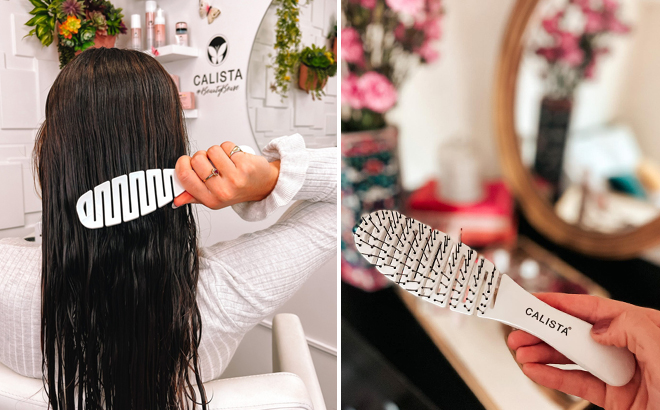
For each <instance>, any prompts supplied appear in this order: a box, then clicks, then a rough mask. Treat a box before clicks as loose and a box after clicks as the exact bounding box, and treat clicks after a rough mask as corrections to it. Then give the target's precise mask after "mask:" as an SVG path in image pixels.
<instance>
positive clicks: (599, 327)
mask: <svg viewBox="0 0 660 410" xmlns="http://www.w3.org/2000/svg"><path fill="white" fill-rule="evenodd" d="M610 323H612V321H611V320H609V319H608V320H599V321H598V322H596V323H594V326H593V327H592V328H591V333H593V334H596V335H600V334H603V333H605V332H607V329H608V328H609V327H610Z"/></svg>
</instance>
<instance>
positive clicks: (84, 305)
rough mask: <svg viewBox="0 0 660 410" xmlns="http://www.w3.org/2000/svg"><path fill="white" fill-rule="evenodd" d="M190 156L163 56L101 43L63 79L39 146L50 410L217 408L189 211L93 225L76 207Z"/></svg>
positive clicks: (50, 101) (66, 70)
mask: <svg viewBox="0 0 660 410" xmlns="http://www.w3.org/2000/svg"><path fill="white" fill-rule="evenodd" d="M187 151H188V138H187V135H186V130H185V124H184V119H183V113H182V109H181V104H180V102H179V98H178V93H177V90H176V86H175V84H174V82H173V81H172V79H171V77H170V76H169V75H168V74H167V72H166V71H165V69H163V67H162V66H161V65H160V64H159V63H158V62H156V61H155V60H154V59H153V58H152V57H150V56H147V55H146V54H144V53H141V52H137V51H130V50H119V49H105V48H100V49H90V50H87V51H85V52H83V53H82V54H81V55H79V56H78V57H76V58H75V59H74V60H73V61H71V62H70V63H69V64H68V65H67V66H66V67H65V68H64V69H63V70H62V72H61V73H60V74H59V76H58V77H57V79H56V80H55V83H54V84H53V86H52V88H51V90H50V92H49V94H48V99H47V101H46V120H45V121H44V123H43V125H42V127H41V130H40V131H39V134H38V135H37V140H36V146H35V150H34V152H35V164H36V168H37V173H38V176H39V182H40V184H41V191H42V202H43V220H42V223H43V245H42V268H41V270H42V285H41V295H42V309H41V350H42V353H43V362H42V369H43V372H44V376H43V377H44V385H45V386H46V389H47V391H48V398H49V404H50V406H52V408H53V409H55V410H57V409H67V410H68V409H74V408H78V409H83V408H87V409H99V408H102V407H105V408H106V409H108V410H110V409H122V410H123V409H140V410H142V409H160V410H162V409H183V408H190V407H194V404H193V403H194V402H198V403H199V402H200V401H201V403H202V407H203V408H204V409H205V408H206V404H205V403H206V396H205V393H204V388H203V385H202V381H201V377H200V370H199V368H198V353H197V349H198V346H199V341H200V337H201V331H202V322H201V317H200V313H199V309H198V306H197V302H196V298H195V296H196V287H197V278H198V275H199V262H198V253H197V227H196V224H195V219H194V216H193V214H192V210H191V208H190V206H189V205H186V206H185V208H179V209H176V210H174V209H172V207H171V206H164V207H163V208H160V209H158V210H156V211H155V212H153V213H151V214H148V215H146V216H142V217H139V218H137V219H136V220H133V221H130V222H123V223H121V224H119V225H116V226H112V227H104V228H101V229H93V230H90V229H87V228H85V227H83V225H82V224H81V223H80V221H79V219H78V216H77V213H76V202H77V200H78V197H80V195H82V194H83V193H85V192H86V191H88V190H90V189H93V188H94V187H95V186H96V185H98V184H101V183H103V182H105V181H109V180H111V179H112V178H114V177H117V176H120V175H125V174H128V173H130V172H134V171H139V170H146V169H151V168H173V167H174V165H175V163H176V161H177V159H178V158H179V157H180V156H181V155H184V154H186V153H187ZM193 384H197V386H198V388H199V390H200V391H199V393H200V394H199V395H198V396H196V395H195V389H194V387H193Z"/></svg>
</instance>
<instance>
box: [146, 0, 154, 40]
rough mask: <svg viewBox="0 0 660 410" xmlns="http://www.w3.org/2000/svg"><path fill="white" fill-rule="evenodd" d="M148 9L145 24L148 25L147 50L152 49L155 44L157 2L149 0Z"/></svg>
mask: <svg viewBox="0 0 660 410" xmlns="http://www.w3.org/2000/svg"><path fill="white" fill-rule="evenodd" d="M146 9H147V13H146V14H145V16H146V18H145V25H146V26H147V50H149V51H151V48H152V47H153V46H154V17H155V16H154V14H155V13H156V2H155V1H152V0H147V2H146Z"/></svg>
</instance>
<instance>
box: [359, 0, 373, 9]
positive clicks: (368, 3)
mask: <svg viewBox="0 0 660 410" xmlns="http://www.w3.org/2000/svg"><path fill="white" fill-rule="evenodd" d="M360 5H361V6H362V7H364V8H365V9H369V10H373V9H374V7H376V0H360Z"/></svg>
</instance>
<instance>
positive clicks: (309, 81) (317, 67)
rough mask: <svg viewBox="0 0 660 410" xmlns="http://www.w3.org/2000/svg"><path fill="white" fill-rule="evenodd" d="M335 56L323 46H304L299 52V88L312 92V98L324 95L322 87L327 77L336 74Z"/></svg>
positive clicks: (319, 97)
mask: <svg viewBox="0 0 660 410" xmlns="http://www.w3.org/2000/svg"><path fill="white" fill-rule="evenodd" d="M334 57H335V56H334V55H333V54H332V53H331V52H330V51H328V50H327V49H326V48H325V47H320V48H319V47H317V46H316V45H314V44H312V46H311V47H305V48H304V49H303V51H302V52H301V53H300V75H299V77H298V85H299V86H300V88H301V89H303V90H305V91H307V92H310V91H311V92H312V99H319V100H320V99H321V97H322V96H324V95H325V92H324V91H323V87H325V84H326V83H327V82H328V78H330V77H334V76H335V74H337V61H336V60H335V58H334Z"/></svg>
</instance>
